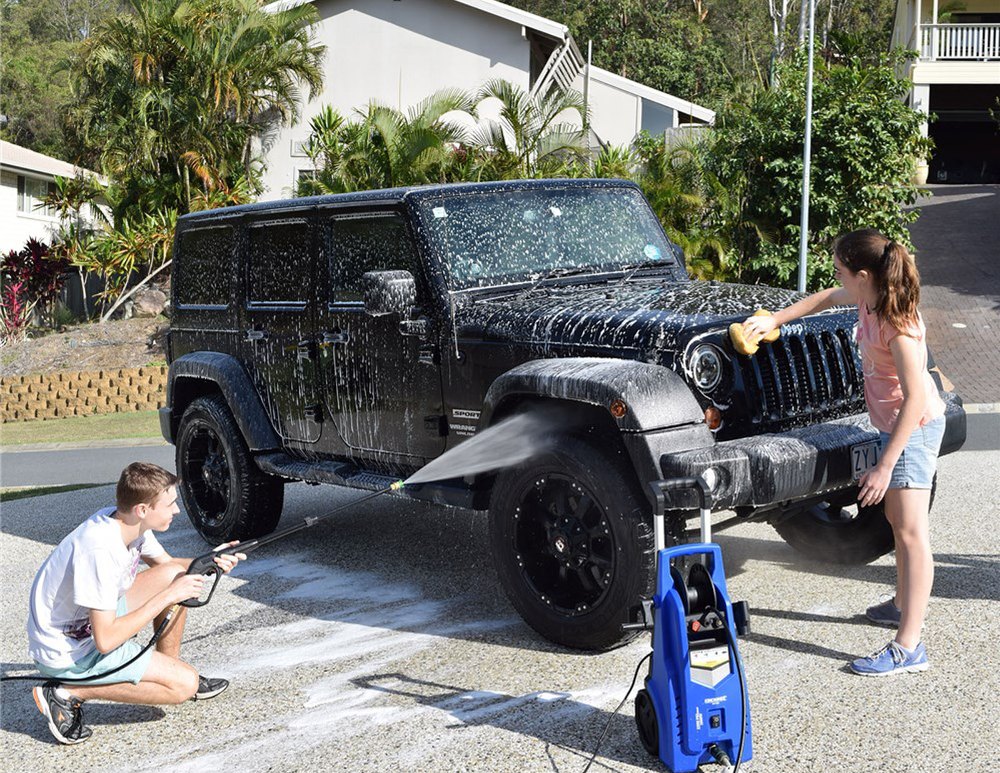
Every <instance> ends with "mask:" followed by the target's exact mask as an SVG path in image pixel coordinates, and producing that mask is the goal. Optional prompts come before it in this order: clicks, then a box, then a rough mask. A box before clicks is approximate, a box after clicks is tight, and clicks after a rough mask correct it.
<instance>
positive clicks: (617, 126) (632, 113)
mask: <svg viewBox="0 0 1000 773" xmlns="http://www.w3.org/2000/svg"><path fill="white" fill-rule="evenodd" d="M573 88H575V89H576V90H577V91H580V92H581V93H582V92H583V73H581V74H580V75H579V76H578V77H577V79H576V81H575V82H574V83H573ZM641 102H642V100H641V99H640V97H638V96H637V95H636V94H630V93H629V92H627V91H624V90H623V89H620V88H618V87H616V86H613V85H610V84H607V83H602V82H601V81H599V80H598V79H597V78H593V77H592V78H591V79H590V87H589V89H588V92H587V103H588V105H589V108H590V125H591V128H592V129H593V130H594V133H595V134H596V135H597V136H598V137H600V138H601V141H602V142H605V143H610V144H611V145H629V144H630V143H631V142H632V140H633V139H634V138H635V135H636V134H638V133H639V128H640V125H641V124H640V122H641V120H642V112H641Z"/></svg>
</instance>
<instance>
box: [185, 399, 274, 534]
mask: <svg viewBox="0 0 1000 773" xmlns="http://www.w3.org/2000/svg"><path fill="white" fill-rule="evenodd" d="M176 459H177V474H178V475H179V476H180V484H179V487H180V490H181V496H182V497H183V499H184V507H185V508H186V509H187V514H188V517H189V518H190V519H191V523H193V524H194V527H195V529H197V530H198V533H199V534H201V536H202V537H204V538H205V540H206V541H208V542H209V543H211V544H213V545H215V544H218V543H219V542H228V541H231V540H245V539H252V538H254V537H262V536H264V535H265V534H270V533H271V532H272V531H274V529H275V527H276V526H277V525H278V520H279V519H280V518H281V508H282V506H283V504H284V493H285V487H284V483H283V481H282V480H281V478H277V477H275V476H273V475H268V474H267V473H264V472H262V471H261V470H260V469H259V468H258V467H257V465H256V463H255V462H254V460H253V457H252V456H251V455H250V450H249V449H248V448H247V445H246V442H245V441H244V440H243V435H242V433H241V432H240V429H239V427H238V426H237V425H236V420H235V419H234V418H233V415H232V413H230V411H229V407H228V406H227V405H226V402H225V400H223V399H222V397H220V396H218V395H213V396H209V397H199V398H198V399H197V400H195V401H193V402H192V403H191V404H190V405H189V406H188V407H187V410H185V411H184V415H183V416H182V417H181V421H180V426H179V428H178V430H177V457H176Z"/></svg>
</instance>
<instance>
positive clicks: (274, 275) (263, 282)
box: [247, 220, 313, 303]
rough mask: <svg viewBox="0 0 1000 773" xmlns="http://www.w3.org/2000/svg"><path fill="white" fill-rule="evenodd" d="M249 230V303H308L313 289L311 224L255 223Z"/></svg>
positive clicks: (294, 222) (303, 222) (302, 221)
mask: <svg viewBox="0 0 1000 773" xmlns="http://www.w3.org/2000/svg"><path fill="white" fill-rule="evenodd" d="M247 231H248V234H247V238H248V240H249V245H248V248H249V249H248V256H247V301H248V302H250V303H304V302H306V301H308V300H309V292H310V288H312V286H313V278H312V255H311V251H312V245H311V242H310V234H309V225H308V223H307V222H306V221H305V220H282V221H277V222H265V223H255V224H252V225H251V226H250V227H249V228H248V229H247Z"/></svg>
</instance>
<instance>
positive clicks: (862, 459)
mask: <svg viewBox="0 0 1000 773" xmlns="http://www.w3.org/2000/svg"><path fill="white" fill-rule="evenodd" d="M880 450H881V443H880V442H879V441H878V440H872V441H869V442H868V443H858V444H857V445H856V446H851V476H852V477H853V478H854V480H858V478H860V477H861V476H862V475H864V474H865V473H866V472H868V470H870V469H872V467H874V466H875V465H876V464H878V455H879V451H880Z"/></svg>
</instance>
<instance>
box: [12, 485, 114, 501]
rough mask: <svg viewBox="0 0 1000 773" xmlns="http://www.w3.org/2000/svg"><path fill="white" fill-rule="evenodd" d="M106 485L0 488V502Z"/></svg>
mask: <svg viewBox="0 0 1000 773" xmlns="http://www.w3.org/2000/svg"><path fill="white" fill-rule="evenodd" d="M107 485H108V484H107V483H71V484H67V485H65V486H23V487H17V486H12V487H11V488H0V502H13V501H14V500H15V499H27V498H28V497H43V496H45V495H46V494H62V493H64V492H66V491H77V490H78V489H82V488H97V487H98V486H107Z"/></svg>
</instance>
